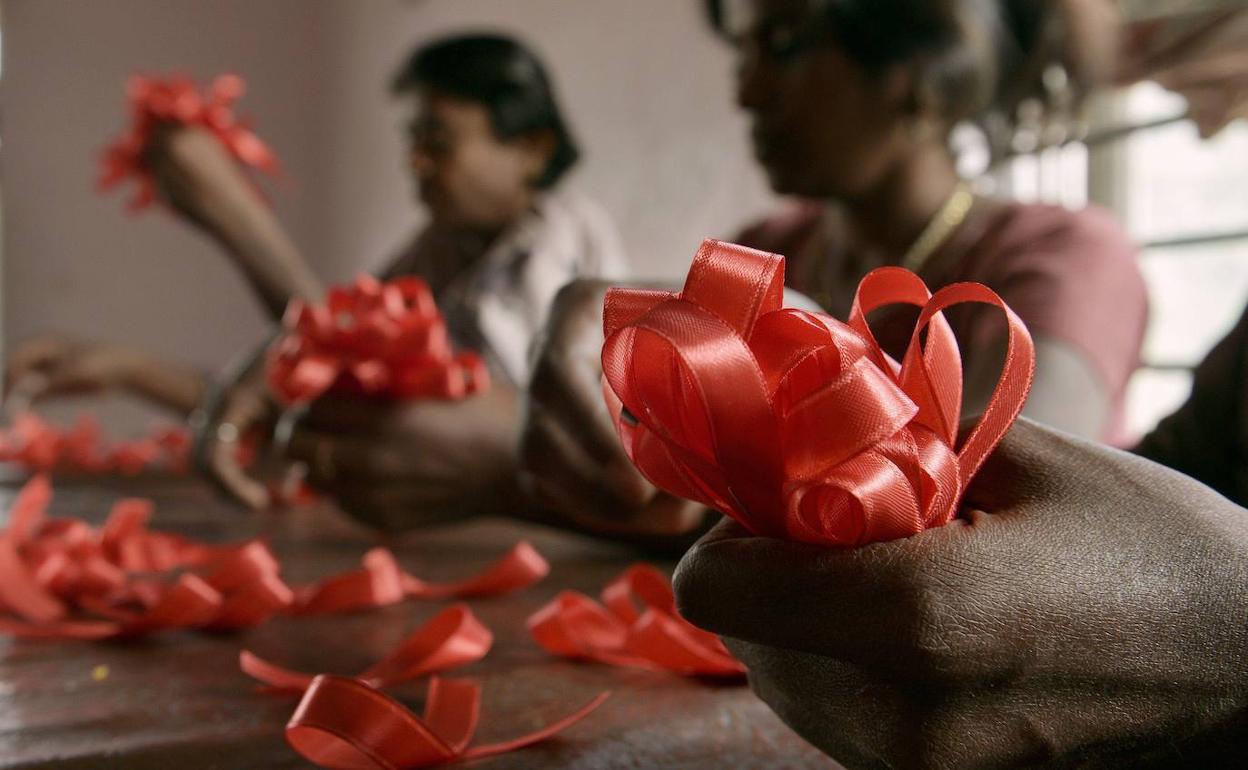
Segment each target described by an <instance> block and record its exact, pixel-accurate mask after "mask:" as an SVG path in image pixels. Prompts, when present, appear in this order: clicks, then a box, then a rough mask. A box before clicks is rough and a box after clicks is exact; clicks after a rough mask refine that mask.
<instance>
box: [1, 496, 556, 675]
mask: <svg viewBox="0 0 1248 770" xmlns="http://www.w3.org/2000/svg"><path fill="white" fill-rule="evenodd" d="M51 498H52V488H51V485H50V484H49V482H48V480H47V478H46V477H45V476H35V477H34V478H32V479H31V480H30V481H29V482H27V484H26V485H25V486H24V487H23V488H22V490H21V491H20V492H19V493H18V495H17V498H16V499H15V500H14V502H13V505H12V508H11V510H10V513H9V519H8V523H7V526H6V527H5V528H4V529H3V530H0V633H7V634H10V635H12V636H17V637H21V638H45V639H46V638H66V639H103V638H110V637H133V636H141V635H146V634H151V633H155V632H159V631H164V630H168V629H177V628H201V629H204V630H208V631H229V630H234V629H240V628H248V627H252V626H256V625H259V624H261V623H264V622H265V621H267V620H269V619H270V618H272V617H273V616H274V615H278V614H306V613H312V612H316V613H331V612H342V611H347V610H354V609H365V608H371V607H379V606H383V605H387V604H393V603H395V602H399V601H402V600H403V599H404V598H407V597H412V598H422V599H437V598H448V597H470V596H494V595H498V594H503V593H508V592H511V591H518V590H520V589H522V588H525V587H527V586H530V585H532V584H533V583H535V582H537V581H538V580H540V579H541V578H542V577H544V576H545V575H546V574H547V573H548V572H549V571H550V567H549V565H548V564H547V563H546V560H545V559H543V558H542V556H541V555H540V554H539V553H537V551H536V550H534V548H533V547H532V546H531V545H529V544H528V543H524V542H521V543H518V544H517V545H515V546H514V547H513V548H512V549H511V550H510V551H509V552H508V553H507V554H506V555H504V556H503V557H502V558H501V559H500V560H499V561H498V562H496V563H495V564H493V565H492V566H490V567H489V568H488V569H486V570H485V571H483V572H482V573H480V574H479V575H476V576H475V577H471V578H468V579H465V580H462V581H459V582H456V583H446V584H439V583H429V582H426V581H423V580H420V579H419V578H416V577H414V576H412V575H410V574H408V573H406V572H404V571H403V570H402V569H401V568H400V567H399V565H398V563H397V562H396V561H395V559H394V556H393V555H392V554H391V553H390V552H389V551H387V550H385V549H380V548H379V549H374V550H372V551H370V552H369V553H368V554H366V555H365V557H364V562H363V565H362V566H361V567H360V568H359V569H356V570H351V571H349V572H346V573H344V574H341V575H337V576H334V577H331V578H327V579H325V580H322V581H319V582H317V583H314V584H312V585H309V586H305V587H302V588H299V589H297V590H296V589H292V588H291V587H290V586H288V585H287V584H286V583H285V582H284V581H283V580H282V578H281V577H280V574H279V573H280V571H281V565H280V563H279V562H278V560H277V559H276V557H274V555H273V553H272V552H271V551H270V550H269V548H268V546H266V545H265V544H264V543H262V542H260V541H250V542H246V543H243V544H240V545H232V546H220V547H217V546H209V545H204V544H202V543H196V542H193V541H191V540H188V539H186V538H183V537H179V536H177V535H173V534H169V533H165V532H158V531H155V530H151V529H149V528H148V526H147V524H148V520H149V519H150V517H151V515H152V504H151V503H150V502H149V501H147V500H138V499H126V500H120V501H118V502H117V503H116V504H115V505H114V506H113V509H112V511H111V512H110V514H109V516H108V519H107V521H105V523H104V525H103V526H101V527H99V528H95V527H92V526H91V525H89V524H87V522H85V521H82V520H81V519H74V518H61V517H57V518H52V517H48V516H47V508H48V505H49V503H50V501H51ZM453 609H454V608H453ZM452 615H453V613H452ZM450 618H451V615H448V616H447V617H445V618H442V620H441V621H440V623H443V624H451V619H450ZM459 621H460V622H459V623H458V624H453V625H455V628H454V629H453V630H454V633H453V634H452V637H451V641H450V642H448V644H451V646H452V648H453V650H452V652H453V651H454V650H460V652H455V653H454V654H456V655H462V654H466V653H464V652H462V649H461V647H460V645H461V644H470V643H471V640H472V639H477V640H478V642H479V641H480V631H484V629H476V627H474V626H473V623H475V620H474V619H472V618H471V616H470V615H469V616H468V617H460V618H459ZM447 627H448V626H446V625H440V626H438V627H437V628H447ZM436 631H437V629H433V630H430V631H429V633H430V634H435V636H436V633H435V632H436ZM485 633H486V634H488V632H485ZM423 638H424V637H422V639H423ZM465 640H468V641H467V642H465ZM421 643H423V642H421ZM412 644H413V645H416V646H415V647H412V648H407V649H406V652H405V653H404V655H406V656H410V655H414V654H416V651H418V650H419V649H423V648H421V647H420V646H419V644H418V643H417V642H415V641H414V642H412ZM487 646H488V643H487ZM441 654H443V653H439V655H441ZM446 654H451V653H446ZM434 658H435V662H436V659H437V658H438V656H437V655H435V656H434ZM405 659H406V658H405ZM379 665H381V664H379ZM396 665H397V664H396ZM384 670H388V669H383V671H384ZM374 674H375V675H377V676H380V674H376V672H374ZM387 676H389V675H387Z"/></svg>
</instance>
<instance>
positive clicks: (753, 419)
mask: <svg viewBox="0 0 1248 770" xmlns="http://www.w3.org/2000/svg"><path fill="white" fill-rule="evenodd" d="M783 287H784V257H782V256H779V255H776V254H767V253H764V252H760V251H755V250H753V249H748V248H745V247H743V246H737V245H733V244H727V243H720V242H718V241H711V240H708V241H706V242H705V243H703V245H702V247H701V248H700V249H699V250H698V253H697V255H696V256H695V257H694V260H693V265H692V267H691V268H690V270H689V276H688V278H687V279H686V281H685V286H684V289H683V291H681V292H680V293H679V294H673V293H669V292H658V291H641V290H633V289H613V290H612V291H611V292H610V293H609V294H608V295H607V299H606V305H605V317H604V329H605V332H606V338H607V339H606V344H605V345H604V347H603V351H602V363H603V371H604V373H605V380H606V383H607V384H608V385H609V387H606V388H604V392H605V395H606V397H607V401H608V405H609V407H610V409H611V412H612V415H613V417H614V419H615V425H616V429H617V431H618V433H619V436H620V439H621V440H622V442H623V444H624V448H625V450H626V451H627V453H628V455H629V457H630V458H631V459H632V461H633V462H634V464H636V466H637V467H638V469H639V470H640V471H641V472H642V473H643V474H644V475H645V476H646V477H647V478H648V479H650V481H651V482H653V483H654V484H655V485H656V486H657V487H659V488H661V489H664V490H666V491H668V492H670V493H672V494H674V495H678V496H680V497H685V498H688V499H692V500H697V501H700V502H703V503H705V504H706V505H708V506H710V507H712V508H715V509H716V510H719V511H721V512H723V513H726V514H728V515H730V516H732V517H733V518H734V519H736V520H737V521H739V522H740V523H741V524H742V525H743V526H744V527H746V528H747V529H748V530H750V531H751V532H753V533H755V534H758V535H764V536H770V537H782V538H788V539H792V540H799V541H804V542H810V543H817V544H826V545H844V546H852V545H861V544H864V543H870V542H875V541H882V540H890V539H895V538H900V537H906V536H909V535H913V534H916V533H918V532H920V531H922V530H923V529H925V528H928V527H937V526H941V525H943V524H946V523H947V522H949V521H950V519H952V518H953V516H954V515H955V513H956V512H957V509H958V504H959V502H960V500H961V497H962V493H963V491H964V490H965V489H966V485H967V483H968V482H969V481H970V480H971V478H972V477H973V476H974V475H975V473H976V472H977V471H978V470H979V467H980V465H981V464H982V463H983V462H984V460H985V459H986V458H987V456H988V454H989V453H990V452H991V451H992V450H993V449H994V448H995V447H996V445H997V443H998V442H999V441H1000V440H1001V437H1002V436H1003V435H1004V434H1005V432H1006V430H1008V428H1009V427H1010V425H1011V424H1013V422H1014V420H1015V419H1016V418H1017V417H1018V414H1019V412H1020V411H1021V410H1022V407H1023V402H1024V401H1025V400H1026V398H1027V393H1028V392H1029V390H1030V388H1031V381H1032V377H1033V374H1034V369H1035V350H1034V347H1033V345H1032V341H1031V337H1030V335H1029V334H1028V333H1027V329H1026V327H1025V326H1024V325H1023V323H1022V321H1021V320H1020V319H1019V318H1018V316H1016V315H1015V314H1014V313H1013V311H1011V310H1010V309H1009V307H1007V306H1006V305H1005V303H1004V302H1003V301H1002V300H1001V298H1000V297H998V296H997V295H996V294H995V293H993V292H992V291H991V290H990V289H988V288H987V287H985V286H982V285H980V284H973V283H961V284H954V285H951V286H947V287H945V288H943V289H941V290H940V291H938V292H937V293H936V294H935V295H932V294H931V293H930V292H929V291H928V290H927V287H926V286H924V284H923V282H922V280H920V279H919V278H918V276H916V275H914V274H913V273H911V272H909V271H907V270H903V269H901V268H881V269H878V270H875V271H873V272H871V273H870V274H869V275H867V276H866V277H865V278H864V279H863V280H862V282H861V284H860V285H859V287H858V294H857V296H856V298H855V301H854V306H853V310H852V311H851V313H850V317H849V321H848V323H841V322H839V321H837V320H835V319H833V318H831V317H829V316H827V315H823V314H820V313H808V312H804V311H801V310H795V309H784V308H783V307H782V300H783ZM967 302H972V303H984V304H987V305H991V306H994V307H996V308H998V309H1000V310H1001V311H1002V313H1003V314H1004V316H1005V319H1006V326H1007V329H1008V348H1007V353H1006V359H1005V365H1004V368H1003V371H1002V373H1001V377H1000V380H999V381H998V383H997V388H996V391H995V392H994V394H993V397H992V399H991V401H990V402H989V404H988V407H987V409H986V410H985V412H984V414H983V416H982V417H981V418H980V420H979V422H978V424H977V425H976V426H975V428H974V429H973V430H972V431H971V433H970V435H969V436H968V437H967V438H966V440H965V441H964V442H963V443H962V444H961V446H960V447H958V446H957V444H958V442H957V438H958V420H959V413H960V406H961V399H962V363H961V357H960V354H959V351H958V346H957V342H956V341H955V340H954V337H953V332H952V331H951V329H950V327H949V325H948V323H947V322H946V321H945V319H944V317H943V315H942V313H941V311H942V310H944V309H946V308H948V307H950V306H952V305H957V304H960V303H967ZM899 303H900V304H908V305H914V306H917V307H919V308H921V312H920V314H919V319H918V322H917V324H916V326H915V329H914V332H913V335H912V337H911V340H910V345H909V348H908V349H907V350H906V352H905V355H904V357H903V358H902V361H901V363H900V365H898V364H897V363H896V362H894V361H893V360H892V359H890V358H889V357H888V356H886V355H885V354H884V353H883V352H882V351H881V349H880V346H879V345H878V344H877V342H876V340H875V337H874V336H873V334H872V332H871V329H870V328H869V327H868V325H867V321H866V318H867V316H868V314H870V313H871V312H872V311H874V310H876V309H878V308H881V307H884V306H887V305H893V304H899Z"/></svg>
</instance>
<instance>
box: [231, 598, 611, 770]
mask: <svg viewBox="0 0 1248 770" xmlns="http://www.w3.org/2000/svg"><path fill="white" fill-rule="evenodd" d="M487 584H490V581H488V580H484V581H480V582H478V583H477V588H482V587H483V586H485V585H487ZM493 642H494V635H493V634H492V633H491V632H490V630H489V629H488V628H486V627H485V626H484V625H483V624H482V623H481V621H479V620H478V619H477V618H476V616H474V615H473V614H472V610H470V609H469V608H468V606H467V605H465V604H455V605H452V606H450V607H447V608H446V609H444V610H442V611H441V612H439V613H438V614H437V615H435V616H434V617H433V618H431V619H430V620H428V621H427V622H425V623H424V625H422V626H421V627H420V628H418V629H416V630H415V631H414V632H412V633H411V634H410V635H409V636H408V637H407V638H406V639H404V640H403V641H402V642H400V643H399V644H398V646H396V647H395V648H394V649H393V650H392V651H391V652H390V653H389V654H387V655H386V656H385V657H384V658H382V659H381V660H379V661H378V662H376V663H374V664H373V665H372V666H369V667H368V668H366V669H365V670H364V671H362V672H360V673H359V674H358V675H356V676H354V677H350V678H348V677H343V676H336V675H332V674H319V675H314V674H305V673H302V672H299V671H292V670H291V669H287V668H283V667H282V666H279V665H276V664H274V663H270V662H269V661H267V660H264V659H263V658H260V657H259V656H257V655H255V654H253V653H251V652H249V651H247V650H244V651H243V652H242V653H241V654H240V655H239V667H240V668H242V670H243V671H244V672H245V673H247V674H248V675H250V676H251V677H253V678H255V679H257V680H259V681H260V682H262V683H263V684H264V685H265V687H264V688H263V689H264V690H266V691H268V692H276V693H286V694H295V695H299V694H302V696H303V697H302V700H301V701H300V703H299V706H298V708H297V709H296V710H295V713H294V715H293V716H292V717H291V719H290V722H289V723H288V724H287V726H286V740H287V742H288V743H290V745H291V746H292V747H293V748H294V749H295V750H296V751H297V752H299V753H300V754H301V755H303V756H304V757H305V758H306V759H308V760H310V761H312V762H315V763H316V764H318V765H321V766H322V767H330V768H367V769H369V770H372V769H373V768H382V769H383V770H391V769H393V768H418V767H429V766H431V765H440V764H446V763H449V762H455V761H465V760H469V759H477V758H480V757H485V756H490V755H493V754H501V753H504V752H507V751H512V750H515V749H519V748H522V747H524V746H528V745H531V744H533V743H537V742H538V741H542V740H545V739H547V738H549V737H551V736H553V735H555V734H556V733H558V732H560V731H561V730H563V729H565V728H567V727H569V726H570V725H572V724H574V723H576V722H578V721H580V720H581V719H583V718H585V717H586V716H588V715H589V713H590V712H592V711H593V710H594V709H596V708H597V707H598V706H599V705H600V704H601V703H602V702H603V701H605V700H606V699H607V697H608V696H609V695H610V693H609V692H604V693H601V694H599V695H598V696H597V697H595V698H593V699H592V700H591V701H589V702H588V703H587V704H585V705H584V706H582V707H581V708H580V709H578V710H577V711H575V712H574V713H572V714H571V715H569V716H566V717H564V718H563V719H560V720H558V721H556V722H554V723H552V724H550V725H548V726H547V727H545V728H543V729H541V730H538V731H536V732H533V733H530V734H528V735H524V736H522V737H519V738H516V739H513V740H510V741H506V742H503V743H496V744H488V745H485V746H477V747H475V748H472V749H469V748H468V742H469V741H470V740H471V739H472V735H473V733H474V732H475V730H476V723H477V718H478V713H479V702H480V695H481V688H480V686H478V685H477V684H476V683H475V682H474V681H472V680H468V679H439V678H437V677H432V678H431V679H430V681H429V690H428V695H427V696H426V701H425V713H424V717H423V718H422V717H418V716H416V715H415V714H413V713H412V712H411V711H409V710H408V709H407V708H406V707H404V706H403V705H402V704H401V703H399V702H398V701H395V700H393V699H392V698H390V697H389V696H387V695H385V694H383V693H382V692H380V690H381V688H383V687H389V686H392V685H395V684H399V683H401V682H406V681H410V680H412V679H416V678H418V677H421V676H425V675H428V674H433V673H435V672H439V671H446V670H448V669H451V668H455V667H458V666H462V665H466V664H468V663H474V662H476V661H478V660H481V659H482V658H484V657H485V655H486V653H488V652H489V651H490V647H491V646H492V645H493Z"/></svg>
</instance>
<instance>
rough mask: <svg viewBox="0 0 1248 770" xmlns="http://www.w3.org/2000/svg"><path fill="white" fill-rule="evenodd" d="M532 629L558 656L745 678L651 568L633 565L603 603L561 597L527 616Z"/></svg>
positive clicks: (566, 594)
mask: <svg viewBox="0 0 1248 770" xmlns="http://www.w3.org/2000/svg"><path fill="white" fill-rule="evenodd" d="M638 604H640V605H641V607H642V610H641V611H640V612H638ZM603 605H605V607H604V606H603ZM528 626H529V632H530V633H532V635H533V638H534V639H535V640H536V641H537V643H538V644H539V645H541V647H542V648H543V649H545V650H546V651H548V652H550V653H552V654H554V655H558V656H560V657H565V658H578V659H582V660H592V661H597V662H599V663H608V664H611V665H615V666H633V667H637V668H648V669H652V670H664V671H671V672H673V673H677V674H681V675H683V676H705V677H740V676H744V675H745V666H743V665H741V663H740V662H739V661H737V660H736V659H735V658H733V657H732V654H731V653H729V652H728V650H727V648H726V647H724V645H723V642H721V641H720V640H719V638H718V637H717V636H715V635H714V634H711V633H708V632H706V631H703V630H702V629H700V628H696V627H694V626H693V625H691V624H690V623H689V622H688V621H686V620H685V619H684V618H682V617H680V615H679V613H677V611H676V599H675V597H674V596H673V594H672V586H671V583H670V582H669V581H668V579H667V577H666V576H665V575H664V574H663V573H662V572H660V571H659V570H657V569H655V568H654V567H652V566H650V565H648V564H634V565H633V566H631V567H629V568H628V569H627V570H625V571H624V572H623V573H622V574H620V576H619V577H617V578H615V579H614V580H612V581H611V582H610V583H608V584H607V586H606V587H605V588H604V589H603V590H602V604H599V603H597V602H595V601H594V600H593V599H590V598H589V597H588V596H586V595H584V594H582V593H578V592H576V591H563V592H561V593H560V594H559V595H558V596H557V597H555V599H554V601H552V602H551V603H550V604H547V605H546V606H545V607H543V608H541V609H540V610H538V611H537V612H535V613H533V615H531V616H530V617H529V620H528Z"/></svg>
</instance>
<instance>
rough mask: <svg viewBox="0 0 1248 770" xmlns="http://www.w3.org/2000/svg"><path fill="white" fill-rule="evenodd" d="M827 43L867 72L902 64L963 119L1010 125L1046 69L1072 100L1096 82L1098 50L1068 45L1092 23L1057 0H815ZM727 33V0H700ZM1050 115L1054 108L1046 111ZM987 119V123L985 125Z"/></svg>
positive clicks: (942, 106) (1041, 95)
mask: <svg viewBox="0 0 1248 770" xmlns="http://www.w3.org/2000/svg"><path fill="white" fill-rule="evenodd" d="M812 6H813V7H815V8H816V9H817V10H816V12H817V13H818V14H819V16H818V20H819V22H821V23H822V24H823V26H824V27H825V28H826V30H827V33H828V38H829V40H830V42H831V43H832V44H833V45H835V46H836V47H837V48H839V49H840V50H841V51H843V52H844V53H845V55H846V56H848V57H849V58H850V59H851V60H853V61H855V62H856V63H857V64H858V65H859V66H860V67H862V68H863V69H864V70H866V71H867V72H868V73H873V74H879V73H882V72H886V71H888V70H889V69H891V68H892V67H895V66H907V67H910V68H911V69H912V71H914V73H915V75H916V81H917V87H918V89H919V90H920V91H921V92H922V93H921V94H918V95H920V96H923V97H926V99H925V101H926V102H927V103H928V104H929V106H931V107H933V108H935V109H936V111H937V112H938V113H939V114H940V116H941V117H942V118H944V119H945V120H946V121H947V122H948V123H949V124H950V125H952V124H953V123H956V122H958V121H960V120H975V121H979V122H980V123H981V124H984V123H994V124H998V125H1002V126H1003V128H1004V129H1005V130H1007V131H1009V130H1012V129H1013V127H1014V122H1015V120H1016V119H1017V110H1018V108H1019V106H1020V104H1022V103H1023V102H1025V101H1028V100H1031V101H1040V102H1043V101H1044V100H1045V99H1046V98H1047V93H1046V90H1045V88H1044V85H1043V82H1042V81H1043V75H1044V71H1045V68H1046V67H1047V66H1048V65H1050V64H1056V65H1060V66H1061V67H1062V68H1063V70H1064V71H1065V73H1066V74H1067V76H1068V77H1069V81H1068V82H1069V84H1070V87H1071V89H1072V91H1073V94H1074V96H1075V97H1076V99H1081V98H1082V97H1083V96H1084V95H1086V94H1087V93H1088V92H1089V91H1090V90H1092V88H1094V87H1095V86H1097V85H1099V82H1100V80H1101V79H1103V73H1102V72H1100V71H1099V70H1098V67H1097V62H1096V59H1097V57H1096V55H1095V52H1091V51H1079V50H1073V49H1072V48H1070V47H1069V46H1067V45H1065V41H1066V40H1067V32H1068V31H1069V29H1070V28H1072V27H1076V26H1078V25H1080V24H1086V23H1089V22H1088V20H1086V19H1085V18H1083V16H1086V15H1087V14H1083V15H1080V14H1078V13H1075V12H1073V11H1070V10H1069V9H1068V7H1067V4H1064V3H1057V2H1055V1H1054V0H821V2H819V3H814V4H812ZM705 7H706V11H707V16H708V18H709V21H710V23H711V26H712V27H714V29H715V30H716V31H717V32H719V33H720V34H723V35H728V34H730V32H731V31H730V30H729V29H727V26H728V22H729V20H728V18H727V14H726V9H725V7H724V2H723V0H705ZM1051 117H1054V116H1051ZM985 127H986V128H987V126H985Z"/></svg>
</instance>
